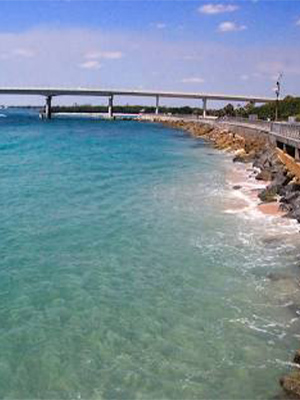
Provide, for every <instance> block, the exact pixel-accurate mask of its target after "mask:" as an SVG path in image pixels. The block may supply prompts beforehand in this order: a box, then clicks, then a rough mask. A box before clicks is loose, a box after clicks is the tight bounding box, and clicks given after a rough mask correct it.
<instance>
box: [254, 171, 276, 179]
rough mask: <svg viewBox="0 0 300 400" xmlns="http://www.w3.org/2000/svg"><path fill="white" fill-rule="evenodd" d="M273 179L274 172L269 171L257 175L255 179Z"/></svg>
mask: <svg viewBox="0 0 300 400" xmlns="http://www.w3.org/2000/svg"><path fill="white" fill-rule="evenodd" d="M272 177H273V175H272V172H271V171H270V170H269V169H263V170H261V171H260V172H259V173H258V174H257V175H256V177H255V179H257V180H258V181H271V180H272Z"/></svg>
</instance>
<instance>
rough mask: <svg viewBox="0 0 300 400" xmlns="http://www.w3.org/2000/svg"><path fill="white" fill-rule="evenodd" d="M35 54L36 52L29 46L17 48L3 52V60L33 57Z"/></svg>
mask: <svg viewBox="0 0 300 400" xmlns="http://www.w3.org/2000/svg"><path fill="white" fill-rule="evenodd" d="M34 56H35V52H34V51H33V50H31V49H27V48H16V49H13V50H10V51H8V52H6V53H3V54H1V56H0V58H1V60H9V59H11V58H14V57H24V58H31V57H34Z"/></svg>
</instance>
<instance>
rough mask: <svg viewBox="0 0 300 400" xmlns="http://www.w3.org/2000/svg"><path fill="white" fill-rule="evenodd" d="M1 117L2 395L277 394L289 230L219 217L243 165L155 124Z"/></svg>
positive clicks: (290, 302) (295, 339)
mask: <svg viewBox="0 0 300 400" xmlns="http://www.w3.org/2000/svg"><path fill="white" fill-rule="evenodd" d="M3 114H4V115H5V116H2V117H1V118H0V179H1V186H0V190H1V192H0V193H1V196H0V201H1V207H0V251H1V258H0V398H6V399H33V398H35V399H36V398H39V399H80V398H83V399H268V398H270V399H271V398H272V397H273V396H274V395H276V394H277V393H278V392H279V385H278V379H279V377H280V376H281V375H282V374H284V373H286V372H287V371H288V370H289V362H290V361H291V359H292V355H293V352H294V351H295V350H296V349H297V348H298V346H299V333H300V330H299V322H298V317H299V314H298V305H299V304H300V297H299V293H298V292H299V290H298V283H297V274H298V268H299V267H298V265H299V256H298V254H299V252H298V246H297V242H298V230H299V229H298V227H297V226H296V224H295V223H293V222H288V221H283V220H279V218H276V217H267V216H264V215H262V214H260V212H259V211H257V210H256V208H255V207H254V206H251V207H248V208H246V209H245V210H243V211H241V210H240V211H239V208H238V207H233V208H232V209H230V205H231V204H233V205H234V199H237V198H238V197H239V196H243V194H242V192H240V191H234V190H232V184H233V183H232V182H233V181H232V174H234V173H235V171H237V170H235V168H240V169H241V170H243V171H242V172H243V173H246V170H245V167H241V166H240V167H236V166H234V165H233V163H232V162H231V159H230V156H229V155H228V154H224V153H222V152H219V151H216V150H214V149H213V148H212V147H211V146H210V145H209V144H208V143H206V142H205V141H203V140H195V139H192V138H190V137H188V136H187V135H186V134H184V133H183V132H181V131H178V130H173V129H169V128H166V127H164V126H161V125H158V124H149V123H138V122H133V121H130V122H129V121H120V122H117V121H114V122H110V121H97V120H87V119H76V118H75V119H74V118H72V119H54V120H52V121H50V122H47V121H40V120H38V118H37V115H36V113H35V112H25V111H24V112H21V111H14V112H13V111H9V110H4V111H3ZM243 168H244V169H243ZM238 201H240V199H238ZM243 201H245V199H243ZM247 201H248V202H249V204H252V205H253V204H254V203H253V201H252V200H251V199H247ZM251 201H252V203H251Z"/></svg>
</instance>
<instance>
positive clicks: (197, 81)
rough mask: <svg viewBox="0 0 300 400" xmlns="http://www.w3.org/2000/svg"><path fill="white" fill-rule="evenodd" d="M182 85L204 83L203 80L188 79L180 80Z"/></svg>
mask: <svg viewBox="0 0 300 400" xmlns="http://www.w3.org/2000/svg"><path fill="white" fill-rule="evenodd" d="M181 82H182V83H204V79H203V78H197V77H190V78H183V79H181Z"/></svg>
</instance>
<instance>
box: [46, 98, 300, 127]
mask: <svg viewBox="0 0 300 400" xmlns="http://www.w3.org/2000/svg"><path fill="white" fill-rule="evenodd" d="M276 106H277V105H276V101H275V100H274V102H272V103H267V104H264V105H262V106H257V107H256V106H255V105H254V104H252V103H248V104H246V105H245V106H241V105H239V104H238V105H237V106H236V107H234V106H233V105H232V104H227V105H226V106H225V107H223V108H221V109H209V110H208V115H211V116H215V117H224V116H237V117H245V118H247V117H249V115H251V114H256V115H257V116H258V118H259V119H264V120H267V119H271V120H274V118H275V112H276ZM53 112H69V113H71V112H74V113H107V106H102V105H99V106H95V105H90V104H85V105H78V104H75V105H73V106H55V107H53ZM114 112H116V113H122V114H154V113H155V107H152V106H141V105H116V106H114ZM202 112H203V109H202V108H201V107H189V106H184V107H166V106H162V107H160V113H162V114H172V115H174V114H175V115H176V114H177V115H195V116H197V115H202ZM278 113H279V117H280V119H282V120H287V119H288V117H290V116H294V117H296V119H297V120H299V121H300V97H292V96H287V97H285V98H284V99H283V100H280V101H278Z"/></svg>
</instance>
